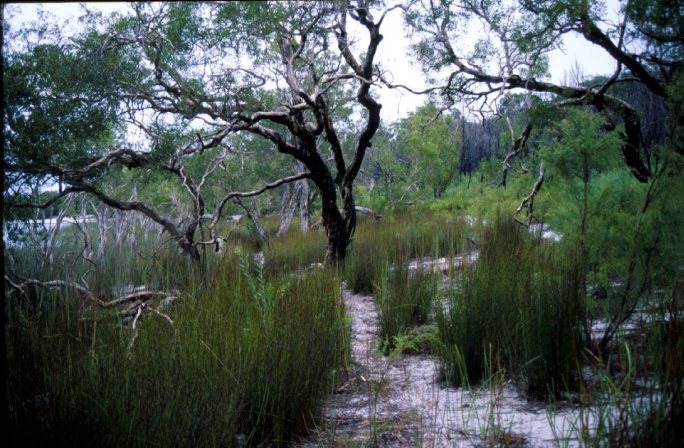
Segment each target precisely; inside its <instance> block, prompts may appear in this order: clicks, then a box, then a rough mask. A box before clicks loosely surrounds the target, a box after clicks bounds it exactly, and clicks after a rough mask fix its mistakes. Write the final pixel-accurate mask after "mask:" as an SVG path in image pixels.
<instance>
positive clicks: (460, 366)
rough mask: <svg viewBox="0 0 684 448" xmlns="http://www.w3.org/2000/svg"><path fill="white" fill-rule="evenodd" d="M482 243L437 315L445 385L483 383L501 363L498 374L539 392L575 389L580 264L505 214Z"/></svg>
mask: <svg viewBox="0 0 684 448" xmlns="http://www.w3.org/2000/svg"><path fill="white" fill-rule="evenodd" d="M481 241H482V243H481V249H480V252H479V258H478V260H477V262H476V264H475V266H474V267H471V268H469V269H467V270H466V269H465V268H464V274H463V275H464V280H463V285H462V286H459V287H457V288H455V289H454V292H453V293H452V296H451V297H450V298H449V300H448V302H447V303H446V304H444V305H443V306H440V307H438V310H437V315H436V321H437V325H438V328H439V336H440V338H441V342H442V343H441V349H440V353H439V356H440V360H441V365H442V369H443V371H444V374H445V376H446V379H447V381H449V382H450V383H452V384H455V385H463V384H472V383H475V382H478V381H480V380H481V379H482V378H483V375H484V374H485V372H486V371H487V368H488V367H487V363H488V362H490V361H491V360H492V359H495V360H497V363H498V364H497V367H496V368H497V369H504V370H506V371H507V372H509V374H510V375H511V376H513V377H514V378H516V380H517V383H518V386H519V387H520V388H521V389H522V390H524V391H526V392H528V393H531V394H533V395H545V396H546V395H559V394H560V393H562V392H564V391H566V390H568V389H572V388H573V387H576V375H577V373H578V372H577V371H576V368H577V365H578V363H579V356H580V353H581V350H582V347H583V346H584V342H583V334H584V333H583V325H584V306H583V301H584V291H583V287H584V286H583V285H584V283H583V280H584V277H583V270H582V269H583V268H582V265H581V263H580V262H579V261H574V257H572V256H570V257H568V254H567V253H563V252H562V251H561V252H559V253H556V251H555V250H554V248H553V247H551V246H546V245H544V244H538V243H534V242H532V241H531V240H530V239H529V237H527V235H525V234H523V233H522V231H521V230H520V229H519V228H518V226H517V224H515V223H513V222H512V221H510V220H508V219H505V220H504V219H502V218H501V217H500V218H499V219H498V220H497V221H495V222H494V224H493V225H492V227H491V228H486V229H485V231H484V233H483V235H482V237H481ZM490 367H491V366H490Z"/></svg>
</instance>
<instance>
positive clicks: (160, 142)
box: [4, 1, 389, 263]
mask: <svg viewBox="0 0 684 448" xmlns="http://www.w3.org/2000/svg"><path fill="white" fill-rule="evenodd" d="M368 3H369V2H367V1H358V2H356V3H354V4H351V3H349V4H348V3H346V2H325V3H315V4H310V3H299V2H292V3H280V2H266V3H252V2H235V3H232V2H229V3H221V4H209V3H164V4H145V3H142V4H134V5H132V14H131V15H129V16H123V17H122V16H113V17H111V18H101V17H99V16H97V15H96V14H88V15H86V16H85V17H83V19H82V23H83V24H84V26H85V30H84V31H83V32H82V33H81V34H80V35H79V36H76V37H75V38H74V39H72V40H71V42H73V43H70V44H69V45H68V46H62V47H60V48H58V53H59V54H60V55H61V56H60V57H63V58H69V61H66V62H64V63H61V64H60V67H62V69H61V71H60V73H63V74H64V76H65V77H67V78H68V77H69V76H72V74H73V73H74V70H73V69H74V67H75V64H76V63H77V62H78V63H80V66H79V68H80V69H81V70H82V72H83V73H84V74H85V75H84V76H86V77H88V79H85V80H83V81H82V82H77V83H74V84H68V83H65V84H64V85H60V84H58V83H55V82H52V83H51V84H50V85H49V86H48V87H42V88H39V87H36V88H35V89H34V90H33V92H31V93H27V94H24V93H22V92H17V93H16V95H18V96H19V97H22V98H23V97H26V98H31V99H34V100H35V101H34V103H41V102H42V103H47V104H54V105H59V106H63V105H65V104H66V105H72V106H73V108H75V109H77V110H80V109H78V108H79V107H81V108H82V107H85V106H88V105H95V106H97V107H100V108H101V107H102V106H103V105H106V106H107V107H106V108H104V109H105V111H107V112H109V115H107V118H108V120H98V123H106V124H109V125H110V127H111V128H113V129H115V128H116V127H117V126H119V129H120V130H121V131H120V132H119V133H118V135H116V138H114V139H112V140H110V141H109V142H106V143H103V142H101V141H99V142H98V141H95V140H93V139H88V140H86V141H87V142H88V143H89V145H88V151H86V152H84V153H83V154H79V156H78V157H77V156H76V155H72V154H71V153H67V152H65V147H64V145H63V144H62V142H60V141H55V140H56V139H57V136H55V134H54V133H53V132H52V131H51V130H50V129H46V130H45V132H43V133H42V135H43V136H45V137H46V138H48V139H51V140H50V143H48V144H45V145H44V146H45V151H44V152H43V151H36V150H34V149H33V148H34V146H32V145H33V143H32V142H30V141H23V143H22V144H21V145H20V144H19V143H12V145H13V148H15V149H13V150H11V151H9V152H8V154H10V158H9V159H8V158H6V161H8V160H9V164H8V165H9V167H10V172H12V173H16V175H17V176H22V175H28V176H33V175H36V174H40V175H43V176H46V177H48V178H52V179H59V180H60V181H61V182H63V183H64V184H65V185H67V186H68V187H67V188H66V189H65V190H63V191H62V193H60V195H66V194H69V193H73V192H87V193H88V194H90V195H92V196H95V197H97V198H98V199H99V200H101V201H102V202H103V203H105V204H106V205H108V206H110V207H114V208H117V209H121V210H134V211H137V212H140V213H143V214H145V215H147V216H148V217H150V218H151V219H152V220H153V221H155V222H156V223H158V224H159V225H161V226H162V227H163V228H164V230H165V231H166V232H168V233H169V234H170V235H171V236H172V237H173V238H174V239H175V240H176V241H177V242H178V244H179V246H180V247H181V249H182V250H183V251H184V252H186V253H188V254H190V255H192V256H193V257H195V258H197V257H198V252H197V251H198V249H197V247H198V245H204V244H208V243H213V242H216V241H217V239H218V235H217V234H216V226H217V223H218V221H219V219H220V217H221V215H222V212H223V209H224V207H225V206H226V204H227V203H229V202H230V201H231V200H233V199H234V198H239V197H245V196H253V195H257V194H260V193H262V192H264V191H266V190H269V189H271V188H275V187H277V186H279V185H282V184H285V183H289V182H295V181H298V180H301V179H310V180H311V181H312V182H313V184H314V185H315V186H316V188H317V189H318V192H319V195H320V198H321V209H322V211H321V214H322V221H323V225H324V226H325V229H326V234H327V237H328V246H327V253H326V260H327V261H328V262H331V263H332V262H337V261H339V260H342V259H343V258H344V256H345V254H346V250H347V247H348V245H349V243H350V241H351V238H352V235H353V233H354V229H355V225H356V211H355V204H354V196H353V185H354V181H355V179H356V177H357V175H358V174H359V171H360V168H361V164H362V162H363V160H364V157H365V154H366V151H367V149H368V148H369V147H370V146H371V140H372V139H373V137H374V135H375V132H376V130H377V129H378V126H379V124H380V108H381V105H380V104H379V103H378V102H377V101H376V100H375V99H374V98H373V96H372V95H371V88H372V87H373V86H374V85H375V84H376V82H377V80H378V70H377V68H376V66H375V55H376V52H377V50H378V46H379V44H380V41H381V40H382V35H381V34H380V26H381V24H382V21H383V19H384V17H385V14H386V13H387V12H388V11H389V10H387V11H385V12H384V13H382V14H381V15H380V17H379V19H376V18H375V17H374V16H373V14H372V13H371V10H370V7H369V4H368ZM348 18H349V19H351V20H353V21H354V22H357V23H358V24H359V25H360V28H361V29H362V30H363V31H364V32H365V38H366V40H367V45H366V48H365V50H364V52H363V53H362V54H361V55H358V54H356V53H357V52H359V49H358V48H357V45H356V44H355V41H356V37H355V36H353V35H351V34H350V33H349V32H348V30H347V28H348V27H347V20H348ZM56 41H57V39H56ZM53 45H56V44H53ZM35 47H38V46H35ZM35 47H34V48H31V49H29V50H28V51H19V52H17V53H16V55H12V56H8V57H6V63H7V62H9V65H10V71H9V73H10V74H11V76H15V73H16V78H15V79H12V80H11V83H12V85H15V86H21V85H22V83H24V82H26V80H27V79H28V80H30V79H31V77H32V76H34V75H33V74H32V73H31V70H28V69H24V70H19V68H21V67H22V66H21V64H20V65H19V66H18V68H17V70H15V71H12V70H14V69H13V68H12V65H13V64H14V61H17V63H19V62H21V61H22V60H24V59H27V58H28V59H31V60H34V61H35V59H36V57H37V56H36V48H35ZM335 47H336V50H335V49H334V48H335ZM34 68H36V69H38V71H39V72H41V73H48V72H49V70H47V68H46V67H45V66H43V65H41V64H39V63H36V64H35V66H34ZM102 74H104V75H105V76H102ZM29 84H30V83H29ZM100 85H101V86H102V89H101V90H98V89H95V87H96V86H100ZM67 86H69V88H67ZM59 87H63V88H59ZM350 89H356V92H355V94H354V96H353V97H352V98H345V100H346V102H347V103H349V104H351V105H352V107H354V108H356V110H357V112H358V113H360V114H361V116H362V117H363V118H362V120H361V126H360V129H357V130H356V131H357V132H356V135H357V138H356V139H355V142H354V143H353V146H351V147H350V148H345V147H343V146H342V144H341V139H340V133H339V129H340V128H342V127H343V126H344V123H340V122H338V121H337V120H336V115H337V113H338V111H340V110H341V109H342V108H345V107H349V105H348V104H344V103H343V102H340V101H335V100H336V98H340V97H341V96H342V95H341V93H344V92H348V91H349V90H350ZM86 93H87V94H89V95H88V96H85V95H84V94H86ZM104 100H110V101H109V102H106V103H105V102H104ZM17 104H19V105H18V106H17V108H16V109H15V110H14V112H13V113H14V116H15V117H17V118H16V119H14V120H13V121H12V120H6V122H7V123H9V125H8V126H6V127H5V129H4V132H5V134H6V135H13V134H17V135H23V134H24V130H23V129H22V128H21V127H20V126H17V123H18V122H19V121H20V118H19V117H22V116H24V117H28V121H30V122H37V121H39V118H41V117H40V116H39V115H38V114H36V113H35V111H36V110H37V109H36V108H35V107H34V104H32V105H22V103H21V102H19V103H17ZM97 110H99V109H97ZM70 113H72V112H71V111H70V110H69V111H66V112H65V115H66V116H69V114H70ZM79 117H82V118H81V121H79V125H81V124H82V125H83V126H82V127H81V129H86V130H88V132H91V133H90V134H88V135H89V136H90V135H93V136H97V135H99V134H97V133H95V132H94V131H91V130H90V129H89V128H88V125H89V123H91V121H92V120H91V118H92V117H88V116H87V115H86V114H82V115H79ZM54 119H58V120H61V116H55V117H51V120H50V123H52V122H54ZM131 129H137V131H138V138H137V141H136V142H131V141H130V138H128V137H127V134H126V132H127V133H128V135H130V133H131ZM36 135H37V134H36ZM247 135H249V136H251V138H255V139H260V140H262V141H266V142H269V143H270V144H271V145H272V147H273V148H274V149H275V150H277V151H278V152H279V153H281V154H285V155H287V156H289V157H292V158H294V159H296V160H297V161H299V162H300V163H301V164H302V165H303V166H304V167H306V170H305V172H302V173H299V174H296V175H294V176H288V177H284V178H281V179H278V180H275V181H272V182H268V183H267V184H266V185H264V186H262V187H261V188H255V189H254V190H252V191H247V192H224V193H223V195H222V196H221V197H220V198H219V199H217V200H216V202H215V203H214V204H209V205H207V203H206V201H205V199H204V193H203V191H205V190H206V186H207V183H208V182H211V179H212V178H214V177H216V176H217V174H216V173H218V171H217V170H219V168H220V167H221V166H222V162H223V161H224V160H225V159H226V158H227V157H229V155H230V153H231V152H237V153H239V152H240V148H235V147H233V144H234V143H239V142H240V138H243V139H244V138H245V136H247ZM22 138H28V137H22ZM71 140H72V141H80V140H82V139H79V138H78V136H77V135H74V136H72V138H71ZM324 146H326V147H327V148H325V149H327V150H329V152H330V154H331V161H329V160H328V159H327V157H325V156H324V155H323V152H322V149H323V147H324ZM39 153H40V154H39ZM45 154H49V155H50V157H48V158H47V159H46V158H45ZM15 156H16V160H13V159H12V157H15ZM200 160H202V161H203V162H202V163H200V162H199V161H200ZM191 161H192V163H191ZM265 162H266V161H265V160H263V161H262V163H265ZM191 164H192V165H195V166H196V168H197V165H201V169H195V170H194V172H191V171H193V170H191V169H190V168H189V166H190V165H191ZM117 167H125V168H128V169H134V170H152V171H155V172H162V173H165V174H164V175H165V176H171V177H172V178H174V179H175V181H176V182H179V183H180V185H181V186H182V188H183V189H184V191H185V193H186V197H188V199H189V202H190V204H191V207H190V208H191V211H190V212H189V214H188V215H187V216H178V217H176V218H171V217H170V216H167V215H166V214H164V213H162V212H160V211H159V210H156V209H155V208H154V207H152V206H150V205H149V204H145V203H143V202H141V201H135V200H128V199H124V198H122V197H112V196H109V195H107V194H105V193H104V191H103V189H102V188H101V187H100V185H101V183H102V182H105V181H106V178H107V176H108V174H109V173H111V172H112V171H113V170H116V169H118V168H117ZM338 198H339V200H340V201H341V205H338ZM43 205H44V204H43ZM212 206H213V207H212ZM212 209H213V210H212ZM210 210H211V211H212V213H211V214H210V216H209V218H210V223H209V224H208V229H207V230H208V233H209V235H210V237H209V239H205V235H204V234H205V231H204V230H203V228H204V227H203V226H204V224H203V219H204V218H205V217H206V215H207V214H208V212H209V211H210ZM198 232H199V234H200V239H199V241H198V240H197V235H196V234H197V233H198Z"/></svg>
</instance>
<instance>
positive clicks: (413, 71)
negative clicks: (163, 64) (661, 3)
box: [10, 0, 618, 122]
mask: <svg viewBox="0 0 684 448" xmlns="http://www.w3.org/2000/svg"><path fill="white" fill-rule="evenodd" d="M607 3H608V14H609V17H613V18H614V17H616V12H617V9H618V4H617V0H609V1H608V2H607ZM10 5H11V6H12V7H13V8H16V9H17V10H18V11H19V13H18V14H16V16H15V17H14V18H13V20H12V23H13V25H14V26H15V27H20V26H21V25H22V23H30V22H31V21H34V20H36V19H37V11H38V9H39V7H40V4H38V3H22V4H10ZM127 6H128V4H127V3H117V2H109V3H108V2H101V3H88V7H89V8H90V9H96V10H100V11H102V12H103V13H105V14H108V13H111V12H114V11H120V10H125V9H126V8H127ZM42 8H43V9H44V10H45V11H48V12H50V13H52V14H54V15H55V16H56V17H57V19H58V20H60V21H64V20H66V19H67V18H71V17H77V16H78V15H80V13H81V9H80V7H79V4H78V3H74V2H65V3H46V4H43V5H42ZM382 34H383V36H384V39H383V41H382V42H381V44H380V48H379V50H378V62H379V63H380V64H382V66H383V67H385V69H387V70H389V71H391V72H392V74H393V75H394V82H395V83H397V84H405V85H408V86H411V87H412V88H414V89H415V90H420V89H421V88H424V87H425V86H424V82H423V79H424V75H423V74H422V73H421V71H420V69H419V68H418V67H417V66H414V65H413V64H412V62H411V61H410V56H408V55H407V52H406V51H405V49H406V48H407V46H408V43H409V40H408V38H406V37H405V36H404V30H403V22H402V18H401V11H399V10H394V11H392V12H390V13H389V14H388V15H387V17H386V18H385V22H384V23H383V26H382ZM564 48H565V52H561V51H560V50H555V51H554V52H552V53H551V54H550V69H551V80H552V81H554V82H557V83H560V82H562V81H563V80H564V79H565V75H566V73H567V72H568V71H569V70H570V69H571V67H572V66H573V64H575V61H577V63H578V64H579V66H580V68H581V71H582V73H583V74H584V75H585V76H591V75H599V74H601V75H607V74H611V73H612V72H613V71H614V70H615V62H614V61H613V59H612V58H611V57H610V56H608V54H607V53H606V52H605V51H604V50H603V49H601V48H599V47H598V46H595V45H592V44H590V43H588V42H586V41H585V40H584V39H582V38H581V37H579V36H572V35H567V36H566V37H565V39H564ZM380 100H381V102H382V104H383V109H382V118H383V121H385V122H391V121H394V120H396V119H398V118H402V117H404V116H406V115H407V114H408V113H410V112H412V111H413V110H415V109H416V107H418V106H419V105H421V104H422V103H423V102H424V101H425V98H424V97H420V96H416V95H413V94H410V93H407V92H402V91H397V90H391V89H387V88H382V89H381V91H380Z"/></svg>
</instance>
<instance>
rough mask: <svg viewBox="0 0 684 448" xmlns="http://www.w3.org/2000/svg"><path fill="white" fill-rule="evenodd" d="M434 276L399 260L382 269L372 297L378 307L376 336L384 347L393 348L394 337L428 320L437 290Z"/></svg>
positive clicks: (404, 333)
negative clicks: (410, 267) (393, 264)
mask: <svg viewBox="0 0 684 448" xmlns="http://www.w3.org/2000/svg"><path fill="white" fill-rule="evenodd" d="M438 279H439V278H438V276H437V275H436V274H435V273H434V272H431V271H428V270H424V269H416V270H415V271H413V272H411V271H409V269H408V266H407V264H406V263H402V262H399V263H397V265H395V266H394V267H392V268H388V269H385V270H383V273H382V275H381V277H380V282H379V283H378V284H376V291H375V297H376V300H377V302H378V304H379V311H380V313H379V322H378V323H379V327H380V338H381V340H382V341H384V348H385V350H392V349H394V348H395V346H396V342H397V338H398V337H400V336H402V335H406V334H407V333H408V332H409V331H410V330H412V329H413V328H415V327H417V326H420V325H424V324H426V323H427V322H428V318H429V317H430V314H431V312H432V307H433V302H434V299H435V296H436V295H437V291H438Z"/></svg>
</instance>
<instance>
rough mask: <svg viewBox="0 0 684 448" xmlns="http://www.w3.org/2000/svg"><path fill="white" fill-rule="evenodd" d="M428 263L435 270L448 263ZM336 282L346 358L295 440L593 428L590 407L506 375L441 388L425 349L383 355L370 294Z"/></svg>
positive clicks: (399, 439)
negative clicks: (347, 325)
mask: <svg viewBox="0 0 684 448" xmlns="http://www.w3.org/2000/svg"><path fill="white" fill-rule="evenodd" d="M476 257H477V255H476V254H475V255H473V254H470V255H469V256H468V257H461V258H457V259H454V260H453V263H462V262H463V259H464V258H465V259H466V260H467V261H468V262H472V261H474V260H475V259H476ZM421 262H423V261H422V260H418V261H415V262H414V264H418V263H421ZM433 263H434V264H433V266H434V268H435V269H438V270H444V268H445V266H447V265H448V264H449V263H445V262H444V261H443V260H442V261H437V262H433ZM343 288H344V289H343V297H344V302H345V306H346V308H347V312H348V315H349V318H350V320H351V364H350V367H349V369H348V371H347V372H346V375H345V374H343V375H342V380H341V382H340V387H339V388H338V389H337V391H336V393H334V394H332V395H331V396H330V397H329V401H328V403H327V411H326V416H325V421H324V422H323V424H322V425H321V427H319V428H317V429H316V430H315V431H313V432H312V434H311V435H310V437H309V438H307V439H306V440H303V441H302V442H301V443H299V444H298V446H301V447H313V446H379V447H407V446H408V447H410V446H419V447H420V446H425V447H446V446H483V445H484V446H508V447H517V446H534V447H537V446H576V445H578V444H579V441H578V440H577V439H574V438H573V437H572V435H576V434H578V432H579V431H578V429H579V427H580V426H581V427H583V428H587V427H589V428H591V427H592V426H594V425H593V422H594V419H595V418H596V414H595V413H594V412H591V410H590V409H589V410H588V409H584V410H582V409H581V408H579V407H577V406H573V405H572V404H571V403H567V402H558V403H555V404H554V406H551V405H549V404H548V403H543V402H534V401H531V400H528V399H526V398H524V397H523V396H521V395H520V394H519V393H518V392H517V391H516V390H515V388H514V387H513V385H512V384H510V382H509V381H504V380H499V381H497V382H490V383H489V384H484V385H481V386H478V387H474V388H472V389H465V388H454V387H448V386H447V385H446V384H445V383H444V382H443V381H442V379H441V377H440V369H439V362H438V360H437V358H436V357H435V356H432V355H424V354H421V355H401V356H397V357H392V356H390V357H386V356H383V354H382V353H381V352H380V351H379V350H378V345H377V341H378V310H377V307H376V303H375V301H374V299H373V297H372V296H368V295H362V294H354V293H352V292H351V291H349V290H348V289H347V288H345V287H344V286H343Z"/></svg>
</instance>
